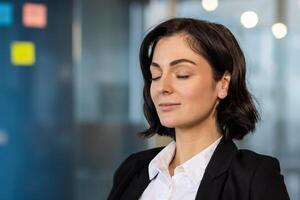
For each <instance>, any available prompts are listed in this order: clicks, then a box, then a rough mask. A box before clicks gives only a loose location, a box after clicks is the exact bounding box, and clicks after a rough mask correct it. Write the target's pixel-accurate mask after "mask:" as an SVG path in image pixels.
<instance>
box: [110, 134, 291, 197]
mask: <svg viewBox="0 0 300 200" xmlns="http://www.w3.org/2000/svg"><path fill="white" fill-rule="evenodd" d="M162 148H163V147H160V148H155V149H150V150H146V151H142V152H139V153H135V154H132V155H131V156H129V157H128V158H127V159H126V160H125V161H124V162H123V163H122V164H121V165H120V166H119V168H118V169H117V171H116V172H115V174H114V179H113V186H112V189H111V191H110V194H109V196H108V200H137V199H139V198H140V196H141V195H142V193H143V191H144V190H145V189H146V188H147V186H148V184H149V183H150V180H149V174H148V165H149V163H150V161H151V160H152V159H153V158H154V157H155V156H156V155H157V154H158V153H159V152H160V151H161V150H162ZM288 199H290V198H289V195H288V193H287V190H286V186H285V184H284V179H283V176H282V175H281V174H280V167H279V162H278V160H277V159H276V158H272V157H270V156H265V155H260V154H257V153H255V152H252V151H249V150H238V149H237V147H236V145H235V144H234V143H233V142H232V140H225V139H224V137H223V138H222V139H221V141H220V143H219V145H218V146H217V148H216V150H215V152H214V153H213V155H212V157H211V160H210V161H209V163H208V165H207V168H206V170H205V173H204V175H203V179H202V181H201V183H200V186H199V188H198V191H197V195H196V200H288Z"/></svg>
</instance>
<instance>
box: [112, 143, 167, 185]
mask: <svg viewBox="0 0 300 200" xmlns="http://www.w3.org/2000/svg"><path fill="white" fill-rule="evenodd" d="M162 149H163V147H157V148H153V149H148V150H144V151H140V152H137V153H133V154H131V155H129V156H128V157H127V158H126V159H125V160H124V161H123V162H122V163H121V164H120V166H119V167H118V168H117V170H116V172H115V174H114V182H115V181H118V179H124V176H125V174H126V175H127V176H133V174H135V173H137V172H138V171H139V170H141V169H142V168H144V167H145V166H146V165H148V164H149V163H150V161H151V160H152V159H153V158H154V157H155V156H156V155H157V154H158V153H159V152H160V151H161V150H162Z"/></svg>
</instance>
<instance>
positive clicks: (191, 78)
mask: <svg viewBox="0 0 300 200" xmlns="http://www.w3.org/2000/svg"><path fill="white" fill-rule="evenodd" d="M186 38H187V35H183V34H177V35H174V36H170V37H164V38H162V39H160V40H159V41H158V43H157V45H156V47H155V49H154V52H153V59H152V63H151V66H150V71H151V75H152V83H151V87H150V91H151V98H152V100H153V102H154V105H155V108H156V111H157V113H158V116H159V119H160V122H161V124H162V125H163V126H165V127H168V128H188V127H192V126H195V125H198V124H200V123H203V122H205V121H207V119H212V118H213V119H214V116H213V111H214V110H215V106H216V104H217V101H218V97H220V98H222V97H223V96H224V90H222V86H221V85H222V84H221V80H220V81H218V82H216V81H215V80H214V79H213V72H212V68H211V66H210V65H209V63H208V62H207V61H206V60H205V59H204V57H202V56H200V55H199V54H197V53H195V52H194V51H193V50H191V48H190V47H189V45H188V43H187V41H186ZM226 94H227V91H226ZM226 94H225V96H226ZM225 96H224V97H225ZM224 97H223V98H224Z"/></svg>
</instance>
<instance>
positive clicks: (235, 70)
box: [108, 18, 289, 200]
mask: <svg viewBox="0 0 300 200" xmlns="http://www.w3.org/2000/svg"><path fill="white" fill-rule="evenodd" d="M140 64H141V69H142V73H143V77H144V113H145V116H146V118H147V120H148V122H149V125H150V127H149V128H148V129H147V130H146V131H144V132H142V133H141V134H142V135H143V136H146V137H150V136H153V135H154V134H159V135H165V136H170V137H172V138H173V141H172V142H171V143H170V144H168V145H167V146H166V147H164V148H155V149H150V150H146V151H142V152H139V153H136V154H133V155H131V156H129V157H128V158H127V159H126V160H125V161H124V162H123V163H122V164H121V166H120V167H119V168H118V169H117V171H116V173H115V175H114V182H113V187H112V190H111V192H110V194H109V197H108V199H109V200H115V199H130V200H134V199H140V200H156V199H157V200H163V199H172V200H177V199H180V200H190V199H199V200H217V199H220V200H287V199H289V196H288V193H287V190H286V187H285V184H284V180H283V176H282V175H281V174H280V167H279V162H278V160H277V159H276V158H272V157H269V156H265V155H260V154H257V153H255V152H252V151H249V150H238V149H237V147H236V146H235V144H234V143H233V142H232V139H242V138H243V137H244V136H245V135H246V134H248V133H249V132H252V131H253V130H254V129H255V124H256V122H257V121H258V119H259V114H258V112H257V110H256V108H255V105H254V103H253V100H252V97H251V94H250V93H249V91H248V89H247V87H246V83H245V74H246V64H245V58H244V55H243V52H242V50H241V49H240V47H239V45H238V42H237V41H236V39H235V37H234V36H233V34H232V33H231V32H230V31H229V30H228V29H227V28H226V27H224V26H223V25H220V24H216V23H210V22H207V21H202V20H196V19H189V18H174V19H170V20H168V21H166V22H163V23H161V24H159V25H158V26H156V27H155V28H154V29H153V30H151V31H150V32H149V33H148V34H147V35H146V37H145V38H144V40H143V42H142V45H141V49H140Z"/></svg>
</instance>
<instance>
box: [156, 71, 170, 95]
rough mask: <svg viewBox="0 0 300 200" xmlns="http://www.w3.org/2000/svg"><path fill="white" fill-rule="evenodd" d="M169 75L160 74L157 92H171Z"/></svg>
mask: <svg viewBox="0 0 300 200" xmlns="http://www.w3.org/2000/svg"><path fill="white" fill-rule="evenodd" d="M171 78H172V77H171V76H170V75H167V76H164V77H163V76H162V77H161V78H160V81H159V93H161V94H171V93H172V92H173V86H172V80H171Z"/></svg>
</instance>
